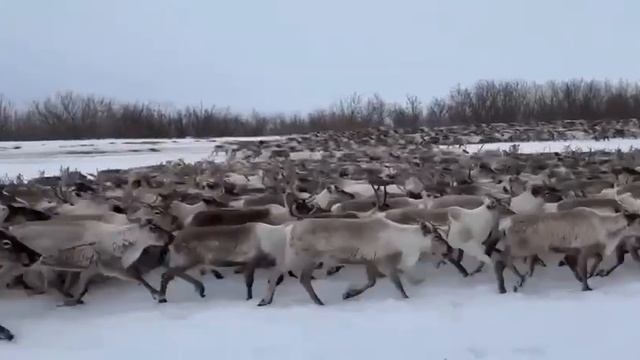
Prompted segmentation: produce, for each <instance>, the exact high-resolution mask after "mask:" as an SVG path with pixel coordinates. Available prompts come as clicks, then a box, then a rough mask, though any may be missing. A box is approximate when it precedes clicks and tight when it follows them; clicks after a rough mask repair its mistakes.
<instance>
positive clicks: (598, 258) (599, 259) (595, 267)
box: [588, 252, 602, 279]
mask: <svg viewBox="0 0 640 360" xmlns="http://www.w3.org/2000/svg"><path fill="white" fill-rule="evenodd" d="M594 257H595V258H596V259H595V261H594V262H593V264H591V269H589V276H588V277H589V279H590V278H592V277H593V275H595V273H596V270H598V266H600V263H601V262H602V254H601V253H599V252H598V253H596V254H595V255H594Z"/></svg>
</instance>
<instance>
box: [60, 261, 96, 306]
mask: <svg viewBox="0 0 640 360" xmlns="http://www.w3.org/2000/svg"><path fill="white" fill-rule="evenodd" d="M96 273H97V271H96V270H95V269H87V270H85V271H82V272H80V276H79V278H78V283H77V284H76V291H75V295H74V297H73V298H71V299H67V300H65V301H64V302H63V303H62V305H61V306H76V305H82V304H84V301H82V298H83V297H84V296H85V295H86V294H87V292H88V291H89V282H90V281H91V279H92V278H93V276H94V275H95V274H96Z"/></svg>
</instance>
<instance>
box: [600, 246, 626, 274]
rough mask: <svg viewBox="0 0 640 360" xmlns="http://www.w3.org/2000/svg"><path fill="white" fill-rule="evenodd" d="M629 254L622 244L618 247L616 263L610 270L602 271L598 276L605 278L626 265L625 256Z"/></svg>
mask: <svg viewBox="0 0 640 360" xmlns="http://www.w3.org/2000/svg"><path fill="white" fill-rule="evenodd" d="M626 253H627V249H626V247H625V246H624V244H622V243H620V244H618V246H616V263H615V264H614V265H613V266H611V267H610V268H609V269H607V270H604V269H600V270H599V271H598V272H597V273H596V275H597V276H600V277H605V276H609V275H611V273H612V272H613V271H614V270H615V269H617V268H618V266H620V265H622V264H623V263H624V255H625V254H626Z"/></svg>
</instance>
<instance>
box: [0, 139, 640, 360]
mask: <svg viewBox="0 0 640 360" xmlns="http://www.w3.org/2000/svg"><path fill="white" fill-rule="evenodd" d="M127 142H132V140H126V141H124V140H117V141H116V140H111V141H109V140H105V141H99V142H95V141H92V142H82V141H77V142H41V143H25V142H21V143H19V144H17V143H13V144H9V143H0V147H4V148H5V149H4V150H2V151H0V173H8V174H10V175H16V174H17V173H23V174H25V175H26V176H28V175H32V176H35V175H37V174H38V170H45V171H47V173H50V174H51V173H53V174H55V173H57V171H58V168H59V166H61V165H63V166H70V167H71V168H78V169H79V170H83V171H95V169H96V168H98V169H104V168H110V167H119V168H121V167H129V166H137V165H148V164H154V163H158V162H161V161H165V160H169V159H177V158H184V159H185V160H187V161H193V160H198V159H201V158H204V157H207V156H208V155H209V154H210V153H211V151H212V150H213V146H214V144H215V143H213V142H210V141H207V140H200V141H197V140H175V141H174V140H166V141H163V142H162V143H154V144H151V143H140V142H141V141H140V140H133V142H138V144H125V143H127ZM85 143H91V144H94V146H95V147H96V148H98V149H102V150H104V151H107V153H102V154H92V155H86V154H80V153H72V154H69V151H75V150H78V151H83V150H86V149H85V148H90V149H93V148H92V147H90V146H77V145H79V144H85ZM509 145H510V144H487V145H485V146H484V147H483V148H484V149H493V148H503V149H506V148H508V146H509ZM566 145H571V146H572V147H574V148H575V147H580V148H582V149H583V150H588V149H590V148H591V149H601V148H608V149H617V148H621V149H623V150H628V149H629V147H638V146H640V141H639V140H612V141H610V142H592V141H576V142H571V143H527V144H523V145H521V147H520V151H523V152H536V151H561V150H563V149H564V147H565V146H566ZM14 146H21V148H20V149H12V148H13V147H14ZM152 147H153V148H156V149H159V150H160V151H159V152H158V151H146V152H126V151H125V150H126V149H139V148H152ZM6 148H10V149H8V150H7V149H6ZM477 148H479V146H477V145H473V146H468V149H469V150H475V149H477ZM548 264H549V267H548V268H543V269H537V272H536V275H535V277H534V278H533V279H531V280H530V281H529V282H528V283H527V284H526V285H525V288H524V290H523V291H522V292H520V293H512V292H511V293H509V294H506V295H499V294H498V293H497V289H496V285H495V279H494V276H493V272H492V271H491V270H490V269H485V271H484V272H483V273H481V274H479V275H476V276H474V277H470V278H466V279H465V278H462V277H460V275H459V274H458V273H457V272H456V271H455V269H454V268H453V267H452V266H451V265H447V266H444V267H443V268H440V269H435V268H434V267H433V266H432V264H430V263H427V264H425V265H424V267H425V270H426V275H427V278H426V281H425V282H424V283H422V284H419V285H410V284H409V283H408V282H405V286H406V287H407V292H408V293H409V295H410V296H411V298H410V299H408V300H402V299H400V298H399V296H398V293H397V291H396V290H395V289H394V288H393V286H392V285H391V283H390V282H389V281H388V279H381V280H380V281H379V282H378V285H377V286H376V287H374V288H373V289H371V290H369V291H368V292H366V293H364V294H363V295H361V296H360V297H358V298H356V299H353V300H349V301H343V300H342V299H341V294H342V292H343V291H344V290H345V289H346V288H347V287H348V285H349V284H350V283H363V282H364V281H365V274H364V271H363V269H359V268H356V267H354V268H351V269H347V270H343V271H342V272H340V273H338V274H337V275H335V276H333V277H330V278H328V279H319V280H316V281H315V282H314V286H315V288H316V290H317V291H318V293H319V295H320V297H321V298H322V299H323V300H324V301H325V303H326V304H327V305H326V306H324V307H319V306H316V305H314V304H313V303H311V301H310V299H309V298H308V296H307V294H306V292H305V291H304V290H303V288H302V287H301V286H300V285H299V284H298V282H297V281H296V280H295V279H291V278H288V279H287V281H286V282H285V283H284V284H283V285H282V286H281V287H279V288H278V290H277V293H276V299H275V301H274V304H273V305H272V306H270V307H266V308H259V307H257V306H256V303H257V301H258V300H259V298H260V297H261V296H262V294H263V291H264V288H265V285H266V276H265V273H264V272H263V271H259V273H258V275H257V278H256V283H255V286H254V294H255V296H256V299H254V300H253V301H245V300H244V294H245V289H244V282H243V280H242V277H241V276H240V275H235V274H232V272H231V271H230V270H226V271H224V273H225V275H226V276H227V277H226V278H225V279H223V280H215V279H214V278H213V277H212V276H210V275H208V276H206V277H205V279H204V280H205V286H207V297H206V298H205V299H201V298H199V297H198V296H197V295H196V294H195V293H194V291H193V289H192V288H191V286H190V285H188V284H186V283H185V282H183V281H181V280H175V281H174V282H173V283H172V284H171V286H170V289H169V293H168V297H169V303H168V304H157V303H155V302H154V301H153V300H152V299H151V297H150V296H149V294H148V293H147V292H146V291H145V290H144V288H142V287H141V286H137V285H133V284H130V283H125V282H122V281H118V280H112V281H109V282H107V283H104V284H100V285H96V287H94V288H93V289H92V291H91V292H89V294H88V295H87V297H86V299H85V300H86V304H85V305H82V306H78V307H75V308H62V307H57V304H59V303H60V298H58V297H56V296H55V295H39V296H30V297H27V296H25V295H24V292H23V291H18V290H2V291H1V292H0V324H2V325H4V326H6V327H8V328H9V329H11V330H12V331H13V332H14V333H15V335H16V336H17V341H16V342H14V343H6V342H5V343H0V359H20V360H30V359H42V358H51V357H52V356H53V358H55V359H67V360H76V359H82V360H86V359H95V360H98V359H109V360H113V359H131V358H152V359H154V360H162V359H171V360H176V359H183V358H184V359H187V358H196V357H197V358H201V357H206V358H215V359H234V360H239V359H263V360H269V359H278V360H283V359H296V360H298V359H331V360H339V359H349V360H353V359H361V358H366V359H369V360H372V359H385V360H388V359H396V358H406V359H429V360H430V359H448V360H463V359H491V360H494V359H495V360H497V359H508V360H516V359H563V360H566V359H581V360H585V359H598V360H601V359H605V358H614V359H616V358H618V359H622V358H624V359H630V358H633V354H635V352H636V350H635V348H636V344H637V339H636V338H637V336H636V331H635V329H636V326H637V324H638V323H640V312H639V311H638V310H637V309H638V306H637V303H638V298H640V277H639V276H638V271H640V270H639V269H638V268H637V264H634V263H632V262H631V261H629V262H628V263H627V264H625V265H624V266H623V267H622V268H621V269H619V270H618V271H617V272H615V273H613V275H612V276H611V277H609V278H606V279H602V278H594V279H592V280H591V285H592V287H593V288H594V289H595V291H593V292H588V293H584V292H581V291H580V290H579V289H580V285H579V284H578V282H577V281H576V280H575V279H574V278H573V276H572V275H571V274H570V272H569V271H568V270H567V269H566V268H557V267H556V266H555V264H554V263H548ZM465 265H466V266H467V267H468V268H469V267H473V265H475V263H474V262H472V261H469V262H468V263H466V264H465ZM606 265H607V264H605V266H606ZM509 275H510V274H508V272H507V279H508V281H510V282H511V283H513V278H511V277H509ZM150 280H151V282H152V283H153V284H158V283H159V275H158V274H157V273H154V274H151V276H150ZM508 288H509V287H508Z"/></svg>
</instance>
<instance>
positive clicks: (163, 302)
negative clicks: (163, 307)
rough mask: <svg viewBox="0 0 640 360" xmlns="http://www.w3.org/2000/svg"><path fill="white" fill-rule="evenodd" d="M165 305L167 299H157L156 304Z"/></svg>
mask: <svg viewBox="0 0 640 360" xmlns="http://www.w3.org/2000/svg"><path fill="white" fill-rule="evenodd" d="M166 303H167V299H165V298H162V299H158V304H166Z"/></svg>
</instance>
